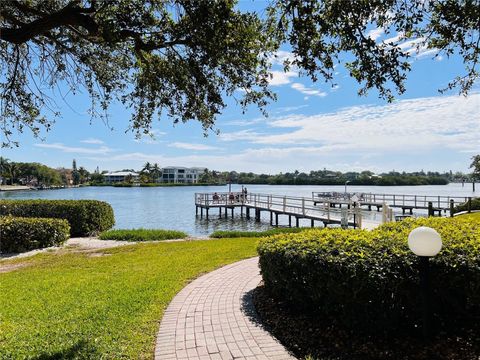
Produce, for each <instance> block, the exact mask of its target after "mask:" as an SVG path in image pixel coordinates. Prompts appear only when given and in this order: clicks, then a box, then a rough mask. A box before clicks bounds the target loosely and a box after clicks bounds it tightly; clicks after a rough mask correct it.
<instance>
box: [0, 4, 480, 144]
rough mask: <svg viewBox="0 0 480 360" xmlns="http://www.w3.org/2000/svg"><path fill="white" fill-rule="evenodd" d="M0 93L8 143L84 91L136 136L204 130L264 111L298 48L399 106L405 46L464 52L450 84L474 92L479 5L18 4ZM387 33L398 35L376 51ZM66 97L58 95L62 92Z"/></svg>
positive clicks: (325, 72)
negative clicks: (273, 82)
mask: <svg viewBox="0 0 480 360" xmlns="http://www.w3.org/2000/svg"><path fill="white" fill-rule="evenodd" d="M0 5H1V8H0V10H1V16H0V56H1V59H2V61H1V62H0V69H1V70H0V71H1V75H0V93H1V119H0V127H1V132H2V134H3V136H2V140H3V145H9V146H11V145H12V144H13V145H17V141H16V140H15V138H14V137H15V135H16V133H17V132H19V133H21V132H23V131H24V130H25V129H30V130H31V131H32V132H33V134H34V135H35V136H38V135H39V134H40V131H41V130H42V129H46V130H48V129H49V128H50V127H51V126H52V123H53V121H54V120H55V119H56V118H57V117H58V116H60V115H61V114H60V109H61V106H60V104H58V99H59V98H65V97H68V96H69V94H70V93H73V94H76V93H78V92H80V91H82V90H83V91H85V90H86V92H87V93H88V95H89V97H90V99H91V105H90V107H89V113H90V116H91V117H92V118H100V119H103V120H104V121H105V122H106V123H107V124H108V108H109V105H110V104H111V103H112V102H120V103H122V104H123V105H124V106H125V107H127V108H128V109H130V111H131V119H130V126H129V129H131V130H132V131H134V132H135V133H136V135H137V136H141V135H142V134H144V133H149V131H150V130H151V126H152V121H153V120H154V119H155V118H160V116H162V114H165V115H167V116H168V117H169V118H171V119H172V121H173V122H175V123H176V122H186V121H188V120H192V119H193V120H198V121H200V123H201V124H202V126H203V129H204V131H205V132H208V131H209V130H211V129H215V127H214V125H215V119H216V117H217V116H218V115H219V114H220V113H221V112H222V111H223V110H224V108H225V106H226V99H227V98H229V97H234V98H235V99H236V101H237V102H238V103H239V104H240V106H242V107H243V108H244V109H245V108H246V107H247V106H248V105H252V104H255V105H257V106H259V107H260V109H261V110H262V111H264V110H265V106H266V104H267V103H268V102H269V101H270V100H272V99H275V95H274V93H272V91H271V90H270V89H269V87H268V82H269V78H270V76H271V74H270V72H269V69H270V65H271V64H270V62H271V59H272V55H273V54H274V53H275V51H276V50H278V49H279V47H280V46H281V44H282V43H289V44H290V45H291V48H292V52H293V58H292V59H290V60H289V61H286V63H285V68H286V69H288V68H289V67H291V66H295V67H297V68H299V69H300V70H301V71H303V72H305V73H306V74H307V75H309V76H310V77H311V78H312V79H313V80H317V79H323V80H326V81H331V82H332V83H333V81H334V68H335V66H336V64H337V63H339V62H343V63H344V64H345V66H346V67H347V69H348V70H349V71H350V75H351V76H352V77H353V78H354V79H356V80H357V81H358V82H359V83H360V84H361V89H360V91H359V92H360V94H365V93H366V92H367V91H368V90H370V89H377V90H378V91H379V94H380V96H381V97H383V98H385V99H387V100H390V101H391V100H392V99H393V96H394V94H395V93H399V94H401V93H403V92H404V91H405V79H406V76H407V73H408V71H409V70H410V63H409V57H410V56H411V55H412V54H411V52H410V50H408V49H405V47H403V46H402V42H404V41H406V40H412V43H413V44H415V46H417V47H423V48H427V49H434V48H435V49H438V51H439V53H443V54H446V55H448V56H450V55H453V54H459V55H460V56H461V57H462V58H463V60H464V63H465V69H466V73H465V74H459V75H458V77H456V78H455V79H453V80H452V82H451V83H450V84H448V86H447V88H458V89H459V91H460V93H463V94H467V93H468V92H469V90H470V89H471V87H472V86H473V84H474V81H475V80H476V79H477V78H478V77H479V72H478V70H477V67H478V60H479V56H480V50H479V41H480V35H479V30H478V29H479V28H480V5H479V2H478V1H474V0H465V1H450V0H426V1H425V0H410V1H403V0H387V1H384V0H371V1H360V0H359V1H344V0H323V1H321V0H273V1H272V3H271V5H270V6H269V7H267V8H266V12H265V13H262V14H257V13H253V12H242V11H240V10H239V9H238V8H237V7H236V1H234V0H169V1H168V0H108V1H97V0H9V1H3V2H1V4H0ZM372 27H378V28H379V29H382V31H385V32H386V33H391V34H392V36H393V37H394V38H395V39H394V40H391V41H390V42H387V43H384V42H377V41H376V40H375V38H374V37H371V36H369V34H368V31H369V29H371V28H372ZM61 90H64V93H61V94H60V96H58V91H61Z"/></svg>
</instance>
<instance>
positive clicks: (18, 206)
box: [0, 200, 115, 236]
mask: <svg viewBox="0 0 480 360" xmlns="http://www.w3.org/2000/svg"><path fill="white" fill-rule="evenodd" d="M0 215H12V216H21V217H42V218H57V219H65V220H67V221H68V222H69V223H70V228H71V230H70V235H71V236H89V235H93V234H96V233H99V232H101V231H104V230H108V229H110V228H111V227H112V226H113V225H114V224H115V218H114V216H113V209H112V207H111V206H110V204H108V203H106V202H103V201H97V200H0Z"/></svg>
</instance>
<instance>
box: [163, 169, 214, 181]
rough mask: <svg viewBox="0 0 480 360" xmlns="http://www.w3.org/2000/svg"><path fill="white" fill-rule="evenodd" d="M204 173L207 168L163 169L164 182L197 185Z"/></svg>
mask: <svg viewBox="0 0 480 360" xmlns="http://www.w3.org/2000/svg"><path fill="white" fill-rule="evenodd" d="M204 172H205V168H202V167H192V168H186V167H180V166H167V167H164V168H162V182H164V183H175V184H176V183H181V184H196V183H198V180H199V179H200V176H201V175H202V174H203V173H204Z"/></svg>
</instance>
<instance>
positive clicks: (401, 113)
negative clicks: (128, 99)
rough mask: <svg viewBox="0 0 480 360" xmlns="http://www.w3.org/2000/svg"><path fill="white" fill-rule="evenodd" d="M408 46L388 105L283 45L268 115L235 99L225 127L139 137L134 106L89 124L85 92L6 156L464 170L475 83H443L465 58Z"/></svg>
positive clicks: (169, 129)
mask: <svg viewBox="0 0 480 360" xmlns="http://www.w3.org/2000/svg"><path fill="white" fill-rule="evenodd" d="M257 5H258V3H257ZM241 6H243V7H246V8H248V7H249V6H251V4H250V3H249V2H245V3H241ZM369 35H370V36H371V37H372V38H374V39H375V40H376V41H377V42H380V41H387V40H388V38H391V37H392V35H391V34H389V35H386V34H384V33H383V31H382V30H381V29H371V31H370V33H369ZM402 46H403V47H404V49H407V50H410V51H411V52H412V59H411V61H412V71H411V72H410V73H409V75H408V80H407V82H406V88H407V91H406V92H405V93H404V94H403V95H401V96H398V95H397V97H396V100H395V101H394V102H393V103H390V104H389V103H387V102H386V101H385V100H382V99H379V98H378V93H377V92H376V91H371V92H370V93H369V94H368V95H367V96H362V97H360V96H358V95H357V91H358V89H359V85H358V84H357V83H356V82H355V81H354V80H353V79H351V78H350V77H349V74H348V72H347V70H346V69H345V68H344V67H343V66H342V64H339V65H338V67H337V68H336V69H335V70H336V71H335V78H334V82H335V83H336V85H335V86H334V87H332V86H331V85H330V84H326V83H324V82H322V81H318V82H316V83H313V82H312V81H311V80H310V79H309V78H308V77H306V76H302V75H301V74H299V71H298V70H297V69H290V71H288V72H284V71H283V68H282V66H281V64H282V62H283V59H284V58H286V57H291V56H292V54H291V53H290V52H289V49H288V47H283V48H282V49H281V50H280V51H279V52H278V53H277V58H276V59H274V60H273V62H274V65H273V67H272V75H273V78H272V81H271V83H270V86H271V87H272V89H273V90H274V91H275V92H276V94H277V97H278V99H277V101H276V102H272V103H271V104H270V105H268V106H267V108H266V110H267V112H268V113H269V116H268V118H265V117H263V116H262V115H261V114H260V113H259V111H258V110H257V109H256V108H255V107H251V108H249V110H248V111H247V112H246V113H245V114H242V110H241V108H240V107H239V106H237V105H235V103H234V101H233V100H231V99H229V100H228V101H227V102H228V104H229V106H228V107H227V108H226V109H225V110H224V112H223V114H221V115H220V116H219V117H218V119H217V123H216V127H217V129H219V130H220V135H217V134H215V133H214V132H211V133H210V134H209V135H208V137H204V136H203V131H202V128H201V125H200V124H199V123H198V122H196V121H190V122H188V123H186V124H177V125H175V126H174V125H173V123H172V121H171V120H169V119H168V118H162V119H160V120H158V121H156V122H155V123H154V125H153V131H152V132H153V135H154V137H153V138H152V137H148V136H146V137H144V138H142V139H135V136H134V134H133V133H131V132H129V131H128V130H127V129H128V126H129V118H130V113H129V111H128V109H125V108H123V107H122V106H121V105H113V106H112V107H111V108H110V110H109V113H110V120H109V124H108V126H107V125H106V124H104V123H103V122H102V121H101V120H94V121H93V122H91V119H90V117H89V115H88V114H87V110H88V107H89V105H90V101H89V98H88V97H87V96H86V94H85V93H83V94H82V93H80V94H77V95H75V96H69V97H68V98H67V102H66V103H65V102H63V101H62V100H60V99H59V100H58V101H57V102H58V104H59V105H60V107H61V110H62V116H61V118H59V119H58V120H57V122H56V123H55V125H54V126H53V129H52V130H51V131H49V132H48V133H45V132H43V133H42V134H41V138H33V137H32V136H31V134H29V133H28V132H25V133H24V134H22V135H19V136H16V140H19V142H20V147H18V148H13V149H5V148H4V149H1V155H2V156H4V157H6V158H8V159H10V160H12V161H21V162H41V163H44V164H46V165H48V166H51V167H71V164H72V160H73V159H76V161H77V164H78V166H84V167H85V168H87V169H88V170H90V171H93V170H94V169H95V168H96V167H97V166H98V167H99V169H100V170H109V171H115V170H121V169H136V170H139V169H141V168H142V165H143V164H144V163H145V162H147V161H148V162H151V163H158V164H159V165H160V166H162V167H164V166H187V167H188V166H202V167H203V166H204V167H207V168H209V169H214V170H221V171H231V170H236V171H247V172H249V171H252V172H255V173H270V174H273V173H279V172H287V171H294V170H299V171H306V172H308V171H310V170H319V169H324V168H327V169H330V170H336V171H362V170H371V171H374V172H377V173H378V172H385V171H392V170H395V171H419V170H425V171H428V170H431V171H442V172H443V171H449V170H452V171H462V172H468V171H469V169H468V167H469V164H470V162H471V160H470V159H471V157H472V156H473V155H475V154H479V153H480V85H479V83H477V84H475V85H474V88H473V90H472V91H471V92H470V94H469V96H468V97H464V96H462V95H458V90H454V91H449V92H447V93H444V94H440V93H439V92H438V89H440V88H444V87H445V86H446V85H447V83H448V82H449V81H450V80H452V79H453V78H454V77H455V76H456V75H461V74H463V71H464V67H463V64H462V62H461V60H460V59H458V58H455V57H451V58H447V57H445V56H444V55H439V54H437V53H436V51H435V50H427V49H420V50H419V51H417V50H416V49H415V47H414V46H415V41H408V42H406V43H405V44H404V45H402ZM435 55H437V56H435ZM112 128H113V130H112Z"/></svg>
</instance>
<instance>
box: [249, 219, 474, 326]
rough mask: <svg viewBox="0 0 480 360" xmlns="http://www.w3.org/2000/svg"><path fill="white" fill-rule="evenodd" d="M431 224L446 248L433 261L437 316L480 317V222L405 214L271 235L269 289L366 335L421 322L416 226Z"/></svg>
mask: <svg viewBox="0 0 480 360" xmlns="http://www.w3.org/2000/svg"><path fill="white" fill-rule="evenodd" d="M418 226H430V227H432V228H434V229H436V230H437V231H438V232H439V233H440V234H441V236H442V240H443V249H442V251H441V252H440V254H439V255H437V256H436V257H434V258H432V259H431V260H430V264H431V274H432V279H431V288H432V304H431V305H432V312H433V320H434V321H433V322H434V325H435V326H436V327H437V329H443V330H452V331H453V330H454V329H455V328H458V327H464V326H468V325H469V324H470V325H471V324H474V323H475V321H479V320H480V223H479V222H478V221H472V220H470V219H467V218H466V219H461V218H452V219H446V218H443V219H442V218H429V219H426V218H424V219H406V220H404V221H401V222H397V223H389V224H385V225H383V226H381V227H379V228H377V229H376V230H373V231H365V230H342V229H321V230H310V231H304V232H301V233H298V234H282V235H275V236H272V237H270V238H266V239H265V240H263V241H261V242H260V244H259V247H258V253H259V255H260V267H261V272H262V275H263V280H264V283H265V287H266V289H267V291H268V292H269V293H270V294H271V295H272V296H273V297H275V298H277V299H279V300H281V301H286V302H287V303H289V304H290V305H291V306H293V307H294V308H297V309H301V310H302V311H305V310H306V311H314V312H315V313H316V314H317V315H320V316H321V317H322V318H325V319H327V320H328V321H330V322H331V323H332V324H337V325H340V326H341V327H343V328H345V329H349V330H352V331H356V332H362V333H366V334H368V333H372V332H374V333H377V334H378V333H379V332H380V333H383V334H392V333H399V332H412V331H415V330H416V329H419V328H421V319H422V317H421V309H422V303H421V297H420V291H419V270H418V269H419V266H418V260H419V259H418V257H417V256H416V255H414V254H413V253H412V252H411V251H410V250H409V248H408V244H407V237H408V234H409V232H410V231H411V230H412V229H414V228H416V227H418Z"/></svg>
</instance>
